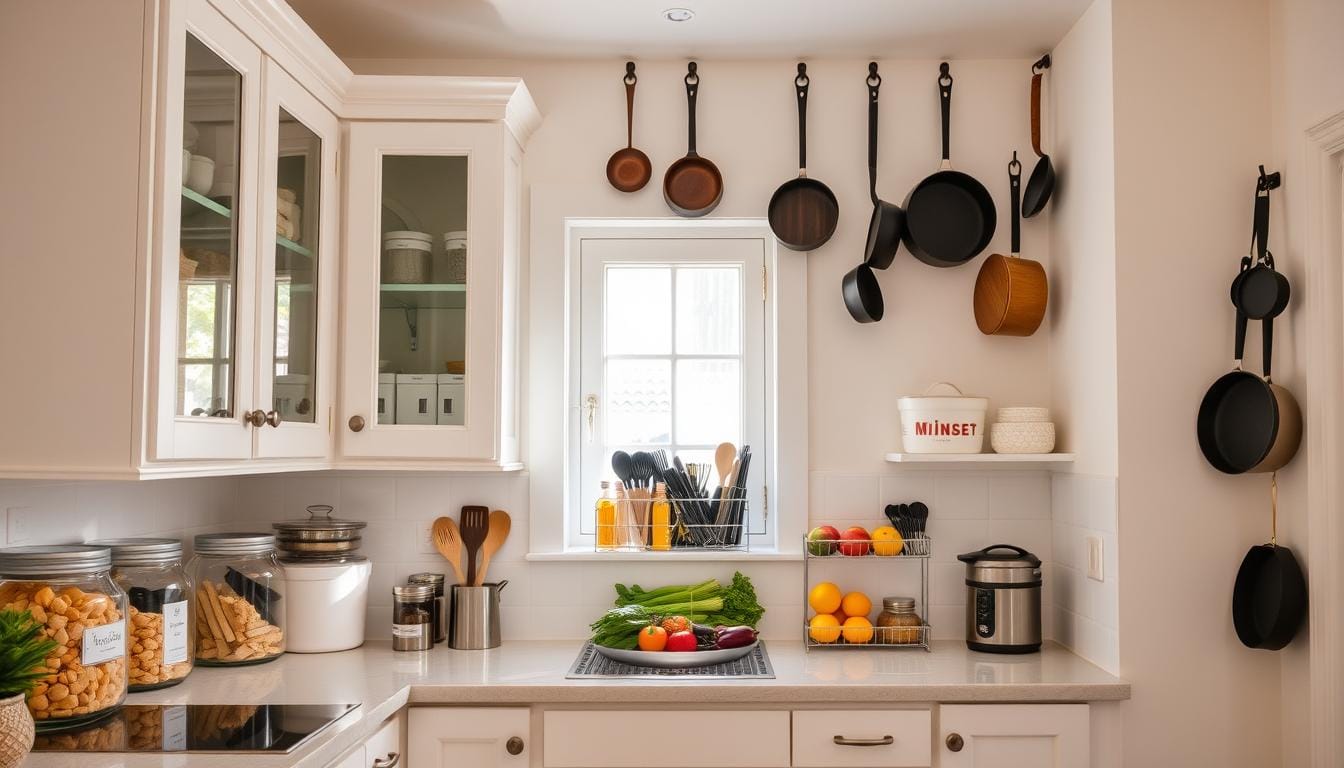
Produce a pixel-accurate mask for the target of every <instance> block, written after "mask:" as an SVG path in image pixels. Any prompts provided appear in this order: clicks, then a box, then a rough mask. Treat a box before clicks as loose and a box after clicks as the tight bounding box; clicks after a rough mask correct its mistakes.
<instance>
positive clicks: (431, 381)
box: [397, 373, 439, 424]
mask: <svg viewBox="0 0 1344 768" xmlns="http://www.w3.org/2000/svg"><path fill="white" fill-rule="evenodd" d="M438 395H439V381H438V376H436V375H435V374H432V373H398V374H397V423H398V424H434V423H437V422H438V409H437V408H436V407H435V405H434V401H435V399H437V398H438Z"/></svg>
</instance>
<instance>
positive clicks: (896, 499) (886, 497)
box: [879, 471, 937, 507]
mask: <svg viewBox="0 0 1344 768" xmlns="http://www.w3.org/2000/svg"><path fill="white" fill-rule="evenodd" d="M879 487H880V491H879V492H880V494H881V504H882V506H883V507H885V506H886V505H888V504H908V503H910V502H912V501H922V502H924V503H925V504H928V505H929V506H930V507H932V506H933V502H934V497H935V495H936V493H937V490H936V487H937V482H936V481H935V479H934V476H933V475H932V474H931V473H928V472H910V471H897V472H896V473H895V474H889V475H883V476H882V480H881V483H880V486H879Z"/></svg>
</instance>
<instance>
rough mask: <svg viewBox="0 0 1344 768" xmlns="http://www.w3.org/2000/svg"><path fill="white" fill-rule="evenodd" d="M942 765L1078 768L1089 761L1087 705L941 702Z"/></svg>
mask: <svg viewBox="0 0 1344 768" xmlns="http://www.w3.org/2000/svg"><path fill="white" fill-rule="evenodd" d="M938 713H939V720H940V723H939V727H940V734H939V737H938V749H939V760H940V762H939V765H940V766H941V768H978V766H990V765H992V766H994V768H1080V767H1082V766H1086V765H1087V764H1088V761H1089V759H1090V758H1089V728H1090V722H1089V717H1088V708H1087V705H1086V704H1031V705H1028V704H985V705H978V704H977V705H968V704H956V705H944V706H942V707H939V710H938Z"/></svg>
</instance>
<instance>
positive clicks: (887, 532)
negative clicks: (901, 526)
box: [873, 525, 905, 557]
mask: <svg viewBox="0 0 1344 768" xmlns="http://www.w3.org/2000/svg"><path fill="white" fill-rule="evenodd" d="M904 548H905V540H904V539H902V538H901V534H900V532H899V531H897V530H896V529H895V528H892V527H891V526H890V525H884V526H882V527H881V528H874V529H873V554H875V555H877V556H878V557H895V556H896V555H899V554H901V550H902V549H904Z"/></svg>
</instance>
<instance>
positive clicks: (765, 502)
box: [761, 485, 770, 523]
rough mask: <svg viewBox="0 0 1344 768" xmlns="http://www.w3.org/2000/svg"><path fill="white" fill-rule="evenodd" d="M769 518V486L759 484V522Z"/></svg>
mask: <svg viewBox="0 0 1344 768" xmlns="http://www.w3.org/2000/svg"><path fill="white" fill-rule="evenodd" d="M769 519H770V486H768V485H764V486H761V522H763V523H764V522H765V521H767V520H769Z"/></svg>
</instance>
